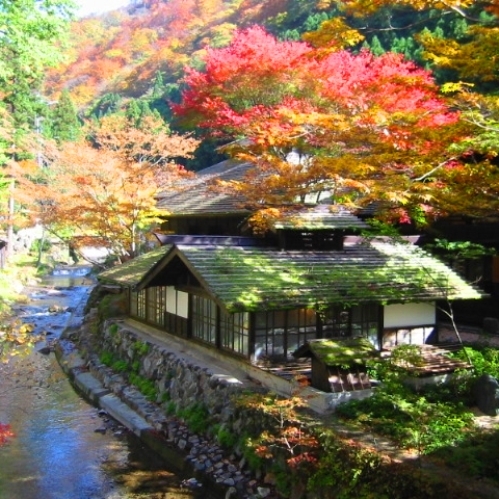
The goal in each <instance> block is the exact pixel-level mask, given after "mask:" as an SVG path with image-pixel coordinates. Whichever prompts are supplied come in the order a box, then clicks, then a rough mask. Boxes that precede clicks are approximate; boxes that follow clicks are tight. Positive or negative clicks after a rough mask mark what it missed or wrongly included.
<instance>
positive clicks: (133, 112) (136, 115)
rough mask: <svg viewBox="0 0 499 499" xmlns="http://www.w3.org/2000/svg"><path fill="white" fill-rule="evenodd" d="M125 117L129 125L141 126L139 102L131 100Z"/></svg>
mask: <svg viewBox="0 0 499 499" xmlns="http://www.w3.org/2000/svg"><path fill="white" fill-rule="evenodd" d="M125 115H126V117H127V120H128V122H129V123H131V124H132V126H133V127H137V126H139V123H140V115H141V109H140V106H139V104H138V102H137V101H136V100H135V99H131V100H130V102H129V103H128V106H127V108H126V111H125Z"/></svg>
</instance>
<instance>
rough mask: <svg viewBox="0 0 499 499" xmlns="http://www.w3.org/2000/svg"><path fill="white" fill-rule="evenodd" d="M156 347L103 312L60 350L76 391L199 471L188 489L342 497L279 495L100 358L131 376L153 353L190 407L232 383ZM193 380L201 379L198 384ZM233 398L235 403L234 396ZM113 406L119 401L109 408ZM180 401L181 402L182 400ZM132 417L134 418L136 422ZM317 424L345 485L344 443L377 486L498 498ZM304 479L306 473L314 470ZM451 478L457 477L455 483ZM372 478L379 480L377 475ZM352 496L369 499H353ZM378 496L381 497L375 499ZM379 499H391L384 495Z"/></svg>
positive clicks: (483, 487)
mask: <svg viewBox="0 0 499 499" xmlns="http://www.w3.org/2000/svg"><path fill="white" fill-rule="evenodd" d="M151 342H152V338H148V339H146V337H145V336H144V334H142V333H141V332H140V331H138V330H134V328H133V325H131V324H129V323H128V322H127V323H125V324H124V323H123V320H120V319H117V320H116V319H110V320H107V321H105V323H102V321H100V322H99V317H98V312H97V310H96V309H92V311H91V313H90V314H88V315H87V316H86V318H85V321H84V323H83V324H82V326H81V327H79V328H77V329H75V330H73V331H71V330H68V331H67V332H66V333H65V334H64V335H63V339H62V340H61V341H60V342H59V345H58V347H57V349H58V356H59V358H60V362H61V364H64V365H65V366H66V367H65V369H67V372H68V376H70V377H72V378H73V379H74V380H75V383H76V384H80V390H82V392H84V393H85V392H86V393H87V396H88V397H89V398H92V397H94V399H95V400H94V402H95V403H97V404H101V403H102V404H107V407H108V410H109V413H110V414H111V415H113V411H114V414H115V416H114V417H116V418H117V419H119V418H123V424H125V425H126V426H127V427H128V428H129V429H130V430H131V431H133V432H135V433H136V434H139V435H140V436H141V438H143V439H144V441H146V442H147V443H148V445H150V446H151V447H152V448H155V449H157V451H158V452H159V453H161V452H167V453H171V452H173V453H178V456H179V457H178V459H177V461H178V463H179V466H181V467H182V469H191V470H192V472H193V476H192V480H190V481H187V482H186V485H187V486H191V487H196V488H197V487H199V484H200V483H202V482H203V481H205V483H208V484H210V483H211V484H213V486H215V487H219V490H220V492H221V494H222V495H221V497H222V496H223V495H226V496H228V497H230V496H233V497H241V498H255V499H256V498H262V497H268V498H271V497H296V498H298V497H305V496H306V497H314V498H315V497H322V498H327V499H329V498H331V497H334V495H333V496H331V495H327V494H328V493H327V492H326V493H325V495H314V494H312V495H310V494H308V495H307V493H306V492H305V490H304V489H303V488H302V489H298V488H297V489H296V490H290V491H288V494H287V495H285V496H279V495H278V494H277V492H276V480H277V478H276V475H275V473H273V472H266V471H265V467H260V470H259V471H258V472H257V473H255V472H254V471H252V470H251V469H250V467H249V466H248V462H247V458H246V456H244V455H243V453H242V452H241V449H239V450H238V449H237V448H235V447H232V449H228V450H226V449H225V448H222V447H221V446H220V445H218V443H217V442H216V440H215V439H213V432H212V433H211V437H210V438H208V437H207V436H206V435H205V434H204V433H203V432H200V433H195V432H193V431H191V430H190V429H189V428H188V426H187V424H185V423H184V422H183V421H182V420H181V418H178V417H176V416H175V415H172V414H168V411H165V404H156V403H152V402H149V401H148V400H147V398H146V397H145V396H144V395H142V394H141V393H140V392H139V390H138V389H136V388H134V387H133V386H131V385H130V384H129V382H128V380H127V377H126V375H125V374H123V373H120V372H116V371H113V370H112V369H111V368H110V367H108V366H107V365H105V364H104V363H103V362H102V361H101V360H100V359H99V356H98V355H97V350H99V351H100V352H103V351H106V352H108V353H113V354H115V355H117V356H118V354H120V355H121V356H120V357H116V358H119V361H120V362H122V363H123V365H124V366H129V367H128V368H127V369H130V367H131V365H132V364H133V363H134V362H135V360H134V359H137V358H138V357H136V356H135V353H137V348H136V347H137V346H138V347H139V348H140V349H142V347H146V346H147V348H144V352H145V353H144V355H143V356H142V357H141V358H140V362H141V365H142V367H143V369H141V372H142V373H143V374H144V375H146V376H150V377H151V378H154V379H156V382H158V381H161V380H162V383H163V384H164V383H167V384H168V389H169V390H170V389H171V388H172V387H173V388H175V390H177V389H178V388H179V387H178V385H179V384H180V385H181V386H180V390H181V391H182V394H181V396H183V397H187V402H186V403H191V402H192V400H196V401H198V402H202V398H201V394H202V390H201V392H199V390H197V389H196V390H195V388H196V387H197V388H199V387H198V384H199V383H201V384H202V385H203V386H204V385H205V384H206V385H208V386H209V385H210V384H211V385H214V386H215V387H217V386H218V385H216V383H218V381H219V380H220V379H226V378H223V377H222V378H220V377H218V378H216V377H214V378H213V380H211V375H210V374H209V372H208V371H210V369H208V368H207V367H206V365H203V363H202V362H199V359H197V365H194V364H191V363H190V362H191V361H190V360H188V359H187V357H188V356H189V353H190V352H187V351H186V350H185V349H184V350H183V349H182V348H179V349H178V350H177V351H174V348H173V347H172V344H171V343H170V341H169V340H167V343H168V348H165V347H160V346H158V347H156V346H154V345H152V343H151ZM96 345H98V348H96ZM110 349H114V350H113V352H109V350H110ZM146 351H147V352H146ZM165 358H166V359H167V360H165ZM205 360H206V359H205ZM165 362H166V364H165ZM177 367H179V368H181V370H174V368H175V369H176V368H177ZM212 367H213V366H212ZM216 369H217V370H219V369H220V366H217V368H216ZM211 371H213V369H211ZM161 372H163V373H164V375H162V374H161ZM220 372H222V371H220ZM198 375H199V376H198ZM165 376H166V377H165ZM186 376H187V378H189V380H188V379H187V378H186ZM223 376H226V375H223ZM93 378H95V379H96V380H98V383H97V384H94V383H95V381H94V379H93ZM191 378H194V379H193V380H192V379H191ZM160 384H161V383H160ZM191 388H192V390H194V391H193V393H191ZM217 390H218V392H220V391H222V393H223V390H224V388H223V387H222V386H221V385H220V386H218V388H217ZM165 393H167V394H168V395H169V396H172V397H177V396H178V393H177V392H176V391H175V393H174V392H173V391H167V392H161V393H160V395H161V394H165ZM189 394H190V395H189ZM225 398H226V399H228V395H227V396H225ZM108 400H109V401H111V402H107V401H108ZM174 400H175V401H177V398H175V399H174ZM115 401H116V402H115ZM118 402H119V403H118ZM121 403H123V404H125V406H127V407H123V410H122V409H121V407H122V406H121ZM130 408H131V409H132V414H130V413H129V409H130ZM220 409H221V411H224V409H223V406H220ZM134 413H135V414H138V415H139V416H140V418H142V420H143V421H142V420H136V419H134V417H135V416H134ZM230 416H233V417H232V418H231V419H233V420H235V425H236V426H237V427H238V428H239V433H244V432H245V431H246V428H245V424H248V425H249V426H251V416H250V415H249V413H248V414H247V415H246V414H244V415H243V418H242V419H244V421H241V418H240V417H239V416H240V415H230ZM127 417H128V418H129V419H130V420H129V421H128V422H127ZM238 418H239V419H238ZM206 419H207V420H208V419H209V414H208V413H207V414H206ZM230 424H232V425H234V421H231V422H230ZM317 424H319V425H321V424H322V425H324V424H325V427H331V428H332V427H334V430H333V431H334V432H335V434H336V435H337V436H338V443H337V444H336V443H335V444H334V445H338V446H339V447H338V448H339V449H340V452H339V455H338V459H340V458H341V459H343V460H344V461H345V462H344V463H342V466H345V464H346V467H347V469H346V470H345V471H341V473H342V476H341V477H340V478H342V479H348V480H349V474H350V473H351V472H355V469H348V466H349V464H348V463H349V462H348V460H349V459H351V458H352V456H350V455H348V452H350V451H348V452H347V451H345V449H346V448H343V447H342V445H343V444H342V443H341V442H340V441H341V440H343V441H344V440H345V439H349V442H354V443H353V444H350V443H348V445H351V447H352V448H354V452H356V451H355V449H357V450H358V451H359V452H360V453H361V454H363V455H364V456H369V458H368V459H367V461H366V462H371V460H372V466H373V469H376V473H378V474H379V477H380V478H378V479H377V480H375V481H376V482H377V481H378V480H381V477H383V476H386V478H388V477H394V476H396V477H397V480H403V481H413V482H414V483H413V485H412V489H411V490H414V491H418V495H417V497H421V498H423V497H425V498H426V497H436V496H435V495H431V494H433V492H431V493H427V491H425V490H424V489H426V488H427V487H429V485H428V484H430V483H431V484H433V485H432V486H431V487H436V488H435V490H440V491H443V490H445V491H448V490H451V489H452V490H453V491H454V490H456V491H457V490H458V491H459V494H457V495H456V494H454V495H453V497H455V498H460V499H461V498H470V497H474V498H487V499H491V498H495V497H498V489H497V487H496V485H495V484H492V483H489V482H488V481H486V480H484V479H480V480H472V479H470V480H467V479H464V478H461V477H458V476H455V474H453V472H452V470H449V469H445V468H444V467H441V466H440V465H436V463H434V462H432V461H431V460H430V459H426V458H425V459H423V458H422V456H417V455H416V453H409V452H402V451H400V450H397V449H394V448H393V447H391V446H390V445H389V444H388V443H386V442H383V441H382V440H381V439H379V438H377V437H376V438H375V437H373V436H372V435H367V434H364V433H362V432H358V431H357V432H352V431H350V432H347V431H344V429H339V428H336V423H334V421H333V420H332V419H331V420H329V421H327V422H326V423H325V422H324V421H319V420H317ZM233 428H234V426H229V425H227V427H226V429H227V430H228V431H229V433H231V434H234V433H235V432H234V430H233ZM260 428H261V430H260V431H263V429H266V427H265V425H263V426H260ZM342 449H343V450H342ZM377 452H379V453H380V454H379V457H376V456H377ZM380 459H381V461H380ZM350 465H352V466H354V465H355V461H352V462H351V464H350ZM407 465H410V467H409V468H408V467H407ZM413 465H417V466H413ZM328 466H330V472H329V471H328V469H327V468H326V469H325V470H324V473H328V475H331V474H332V473H337V472H338V470H337V469H336V468H337V467H338V463H337V462H335V461H334V460H331V463H330V464H329V465H328ZM422 470H425V471H424V474H421V473H422ZM365 471H366V470H363V471H362V472H363V473H364V472H365ZM303 472H304V473H305V472H306V471H303ZM426 474H428V476H426ZM328 475H325V478H324V479H326V480H327V479H329V480H330V479H331V478H330V476H329V478H327V476H328ZM449 477H452V480H450V479H449ZM290 478H293V479H295V480H294V481H295V483H296V482H299V481H300V480H296V479H297V478H299V473H295V475H292V474H290V475H288V479H290ZM367 478H368V479H371V480H372V476H371V477H367ZM291 481H293V480H291ZM333 483H334V482H333ZM390 483H391V481H390V480H388V482H387V484H386V485H384V486H382V487H381V488H380V491H381V490H382V489H383V488H384V487H389V484H390ZM435 483H436V484H437V485H435ZM377 486H378V487H379V483H377ZM331 487H332V488H331ZM329 488H330V490H335V487H334V486H331V485H329ZM326 490H327V489H326ZM340 490H341V489H340ZM390 490H391V489H390ZM428 490H429V489H428ZM423 491H424V493H423ZM397 493H398V491H397ZM414 493H415V492H414ZM372 494H375V492H374V491H372ZM345 497H363V496H362V495H360V496H356V495H345ZM370 497H377V496H376V495H371V496H370ZM379 497H383V495H382V494H381V492H380V495H379ZM390 497H397V498H398V497H404V498H405V497H413V496H408V495H404V496H400V495H393V496H390ZM414 497H416V496H414ZM440 497H447V496H446V495H445V492H444V493H441V494H440Z"/></svg>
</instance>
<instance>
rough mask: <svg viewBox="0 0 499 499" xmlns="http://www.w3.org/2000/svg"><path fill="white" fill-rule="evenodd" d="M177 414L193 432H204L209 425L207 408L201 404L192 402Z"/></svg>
mask: <svg viewBox="0 0 499 499" xmlns="http://www.w3.org/2000/svg"><path fill="white" fill-rule="evenodd" d="M178 415H179V416H180V417H181V418H182V419H183V420H184V421H185V422H186V424H187V426H188V427H189V429H190V430H191V431H193V432H194V433H205V432H206V431H207V429H208V427H209V425H210V421H209V413H208V410H207V409H206V407H205V406H204V405H202V404H194V405H192V406H190V407H187V408H186V409H182V410H181V411H179V412H178Z"/></svg>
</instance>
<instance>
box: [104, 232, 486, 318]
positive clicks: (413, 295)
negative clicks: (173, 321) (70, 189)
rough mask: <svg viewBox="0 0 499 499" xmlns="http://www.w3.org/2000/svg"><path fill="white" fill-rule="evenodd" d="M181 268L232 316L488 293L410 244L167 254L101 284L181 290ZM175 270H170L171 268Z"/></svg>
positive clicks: (186, 249)
mask: <svg viewBox="0 0 499 499" xmlns="http://www.w3.org/2000/svg"><path fill="white" fill-rule="evenodd" d="M179 265H181V266H183V269H184V270H180V271H181V272H184V273H190V274H191V275H193V276H194V277H195V280H196V282H198V283H199V284H200V286H202V287H203V288H204V290H205V291H206V292H208V293H209V294H210V295H211V296H212V297H213V299H215V300H216V301H217V302H218V303H219V304H220V305H222V306H223V307H224V308H225V309H226V310H227V311H229V312H237V311H255V310H262V311H263V310H284V309H293V308H313V309H316V310H320V309H321V308H326V307H328V306H330V305H333V304H347V305H354V304H358V303H366V302H377V303H404V302H422V301H435V300H442V299H449V300H454V299H477V298H481V297H482V296H483V294H482V292H481V291H479V290H478V289H476V288H475V287H473V286H471V285H470V284H468V283H467V282H466V281H464V280H463V279H462V278H461V277H460V276H459V275H458V274H456V273H455V272H454V271H452V270H451V269H450V268H448V267H447V266H446V265H445V264H443V263H442V262H440V261H439V260H437V259H436V258H434V257H432V256H431V255H429V254H427V253H426V252H424V251H423V250H421V249H420V248H418V247H416V246H413V245H411V244H409V243H396V244H394V243H387V242H384V241H377V242H371V243H368V244H366V243H359V242H352V243H346V244H345V247H344V249H343V250H336V251H280V250H277V249H268V248H258V247H251V246H250V247H241V246H215V245H209V246H202V245H178V246H168V247H162V248H160V249H158V250H155V251H154V252H151V253H150V254H147V255H144V256H143V257H140V258H137V259H135V260H132V261H131V262H128V263H127V264H124V268H122V269H120V268H119V267H118V268H116V269H111V270H108V271H106V272H104V273H102V274H100V276H99V279H100V280H105V281H114V282H117V283H119V284H123V285H128V286H132V287H135V288H136V289H142V288H145V287H147V286H149V285H151V282H154V284H155V285H158V283H163V284H164V285H175V284H176V281H175V280H174V279H172V278H171V277H170V278H169V270H170V276H175V279H177V277H178V275H179ZM169 266H170V267H169Z"/></svg>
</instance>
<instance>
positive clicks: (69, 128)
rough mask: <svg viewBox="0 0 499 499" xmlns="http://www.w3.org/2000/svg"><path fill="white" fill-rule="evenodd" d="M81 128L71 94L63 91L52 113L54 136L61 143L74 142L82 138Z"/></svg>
mask: <svg viewBox="0 0 499 499" xmlns="http://www.w3.org/2000/svg"><path fill="white" fill-rule="evenodd" d="M80 128H81V125H80V120H79V119H78V114H77V111H76V107H75V105H74V104H73V101H72V100H71V97H70V95H69V92H68V91H67V90H63V91H62V93H61V98H60V99H59V102H57V104H56V105H55V107H54V110H53V112H52V136H53V138H54V139H56V140H57V142H59V143H61V142H67V141H72V142H74V141H75V140H78V138H79V136H80Z"/></svg>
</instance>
